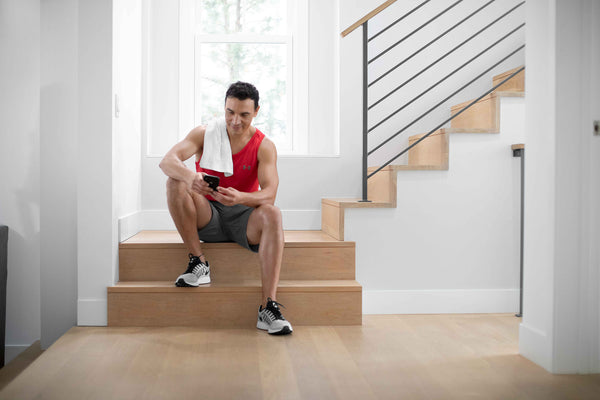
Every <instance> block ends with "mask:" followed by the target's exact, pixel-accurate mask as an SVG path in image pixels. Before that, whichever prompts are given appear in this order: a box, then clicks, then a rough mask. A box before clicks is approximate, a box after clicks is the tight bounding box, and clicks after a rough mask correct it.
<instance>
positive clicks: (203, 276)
mask: <svg viewBox="0 0 600 400" xmlns="http://www.w3.org/2000/svg"><path fill="white" fill-rule="evenodd" d="M189 257H190V262H189V264H188V268H187V270H186V271H185V273H183V274H181V275H179V277H178V278H177V280H176V281H175V286H179V287H190V286H193V287H196V286H198V285H203V284H205V283H210V266H209V265H208V261H207V262H206V263H203V262H202V261H200V257H196V256H194V255H192V254H189Z"/></svg>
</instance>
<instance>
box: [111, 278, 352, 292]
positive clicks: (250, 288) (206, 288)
mask: <svg viewBox="0 0 600 400" xmlns="http://www.w3.org/2000/svg"><path fill="white" fill-rule="evenodd" d="M261 288H262V286H261V282H260V281H259V280H249V281H233V282H222V283H209V284H206V285H201V286H199V287H191V288H180V287H176V286H175V285H174V282H173V281H139V282H138V281H135V282H118V283H117V284H116V285H115V286H109V287H108V288H107V291H108V293H198V294H201V293H215V292H229V293H235V292H255V291H256V292H258V291H260V290H261ZM277 291H278V292H296V291H300V292H336V291H337V292H353V291H362V286H361V285H360V284H359V283H358V282H357V281H355V280H318V281H317V280H313V281H308V280H304V281H301V280H295V281H293V280H285V281H284V280H282V281H280V282H279V287H278V289H277Z"/></svg>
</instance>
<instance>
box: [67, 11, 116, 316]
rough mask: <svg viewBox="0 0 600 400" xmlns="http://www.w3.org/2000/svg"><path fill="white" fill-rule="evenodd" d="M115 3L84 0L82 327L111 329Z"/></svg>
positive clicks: (79, 261) (81, 76)
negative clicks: (108, 293) (108, 291)
mask: <svg viewBox="0 0 600 400" xmlns="http://www.w3.org/2000/svg"><path fill="white" fill-rule="evenodd" d="M112 20H113V9H112V0H101V1H99V0H85V1H80V2H79V47H78V52H79V65H78V72H77V74H78V78H79V86H78V97H79V120H78V130H79V141H78V148H77V163H78V165H79V168H78V170H77V239H78V241H77V249H78V252H77V267H78V269H77V272H78V285H77V286H78V305H77V322H78V324H79V325H105V324H106V319H107V315H106V313H107V302H106V288H107V287H108V286H111V285H112V284H113V283H114V279H115V274H116V266H117V246H118V235H117V222H116V221H117V220H116V200H115V197H116V195H115V188H114V186H113V185H114V184H116V180H113V176H116V174H115V172H114V162H116V158H113V154H114V153H113V152H114V150H115V147H116V146H115V145H114V140H113V126H112V115H113V90H112V88H113V75H112V70H113V61H112V60H113V55H112V54H113V47H112V46H113V40H112V37H113V33H112V29H113V23H112Z"/></svg>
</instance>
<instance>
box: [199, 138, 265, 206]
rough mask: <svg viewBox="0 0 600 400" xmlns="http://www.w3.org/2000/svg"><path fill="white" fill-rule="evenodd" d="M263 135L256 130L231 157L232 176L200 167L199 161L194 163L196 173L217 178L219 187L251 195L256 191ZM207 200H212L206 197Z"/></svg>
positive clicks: (210, 197) (208, 196)
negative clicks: (259, 152)
mask: <svg viewBox="0 0 600 400" xmlns="http://www.w3.org/2000/svg"><path fill="white" fill-rule="evenodd" d="M264 138H265V135H264V134H263V133H262V132H261V131H259V130H258V128H256V132H255V133H254V135H252V137H251V138H250V141H249V142H248V143H246V146H244V148H243V149H242V150H240V151H239V152H237V153H235V154H233V155H232V158H233V175H231V176H229V177H226V176H225V174H223V173H222V172H217V171H213V170H211V169H205V168H202V167H200V160H197V161H196V171H197V172H204V173H206V174H209V175H214V176H218V177H219V178H220V179H221V180H220V182H219V186H222V187H232V188H234V189H236V190H239V191H240V192H246V193H252V192H256V191H257V190H258V148H259V147H260V144H261V143H262V141H263V139H264ZM206 198H207V199H208V200H214V199H213V197H212V196H210V195H207V196H206Z"/></svg>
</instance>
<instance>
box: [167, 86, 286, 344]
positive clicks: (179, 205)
mask: <svg viewBox="0 0 600 400" xmlns="http://www.w3.org/2000/svg"><path fill="white" fill-rule="evenodd" d="M258 100H259V94H258V91H257V90H256V88H255V87H254V86H253V85H251V84H249V83H245V82H236V83H234V84H232V85H231V86H230V87H229V89H228V90H227V93H226V95H225V126H226V129H227V136H228V138H229V144H230V145H231V154H232V159H233V175H232V176H229V177H225V175H224V174H223V173H220V172H218V171H212V170H206V169H203V168H202V167H200V160H201V158H202V154H203V150H204V144H205V134H206V132H207V129H206V127H204V126H199V127H196V128H194V129H193V130H192V131H191V132H190V133H189V134H188V135H187V137H186V138H185V139H184V140H182V141H181V142H180V143H177V144H176V145H175V146H173V148H172V149H171V150H169V152H168V153H167V154H166V155H165V157H164V158H163V160H162V161H161V163H160V168H161V169H162V170H163V172H164V173H165V174H166V175H167V176H168V177H169V178H168V180H167V202H168V205H169V212H170V213H171V217H172V218H173V221H174V222H175V226H176V227H177V231H178V232H179V234H180V235H181V238H182V239H183V242H184V243H185V245H186V247H187V249H188V251H189V263H188V267H187V270H186V271H185V273H184V274H182V275H180V276H179V277H178V278H177V280H176V283H175V284H176V285H177V286H198V285H200V284H204V283H209V282H210V266H209V263H208V261H207V260H206V258H205V257H204V255H203V254H202V246H201V243H200V240H202V241H204V242H228V241H234V242H236V243H238V244H240V245H241V246H243V247H245V248H247V249H249V250H251V251H253V252H257V253H258V256H259V260H260V265H261V275H262V295H263V297H262V298H263V303H262V304H261V305H260V307H259V310H258V322H257V328H259V329H263V330H267V331H268V332H269V333H270V334H279V335H283V334H288V333H292V326H291V324H290V323H289V322H288V321H286V320H285V318H284V317H283V316H282V315H281V311H280V309H279V306H280V305H281V304H279V303H277V301H276V299H277V297H276V295H277V284H278V282H279V271H280V269H281V262H282V256H283V246H284V238H283V228H282V224H281V212H280V210H279V209H278V208H277V207H275V206H274V203H275V196H276V194H277V187H278V186H279V176H278V174H277V150H276V148H275V145H274V144H273V142H271V141H270V140H269V139H268V138H266V137H265V136H264V134H263V133H262V132H260V131H259V130H258V129H257V128H255V127H254V126H252V120H253V119H254V118H255V117H256V115H257V113H258V110H259V108H260V107H259V105H258ZM193 155H195V156H196V172H193V171H191V170H189V169H188V168H187V167H186V166H185V164H184V163H183V162H184V161H185V160H187V159H189V158H190V157H192V156H193ZM205 174H209V175H214V176H219V177H220V179H221V181H220V185H219V186H218V187H217V189H216V190H213V189H211V188H210V187H209V185H208V183H207V182H205V180H204V175H205ZM259 186H260V190H259ZM199 239H200V240H199Z"/></svg>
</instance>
